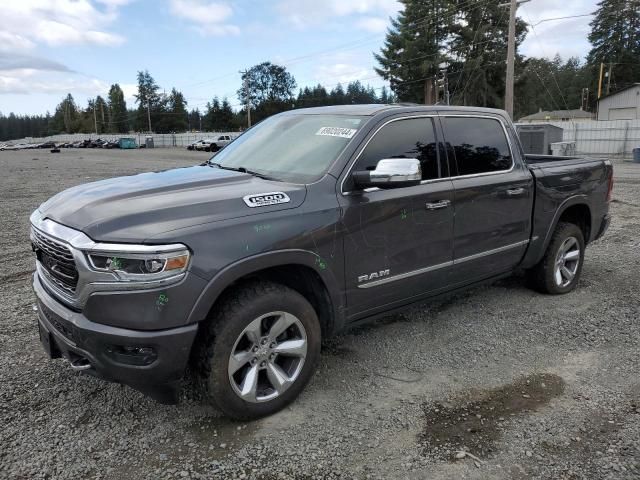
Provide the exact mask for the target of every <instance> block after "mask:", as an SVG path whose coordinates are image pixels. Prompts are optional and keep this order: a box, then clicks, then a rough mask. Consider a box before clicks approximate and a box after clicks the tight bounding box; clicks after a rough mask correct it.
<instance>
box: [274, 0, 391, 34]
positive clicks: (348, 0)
mask: <svg viewBox="0 0 640 480" xmlns="http://www.w3.org/2000/svg"><path fill="white" fill-rule="evenodd" d="M400 7H401V5H400V3H399V2H398V1H397V0H325V1H318V0H280V1H279V2H278V4H277V11H278V12H279V14H280V15H282V16H283V17H284V18H285V19H286V20H287V21H288V22H290V23H292V24H293V25H294V26H296V27H297V28H305V27H307V26H309V25H317V24H318V23H321V22H324V21H326V20H327V19H330V18H332V17H346V16H348V15H365V14H377V15H381V16H383V17H384V19H385V20H384V21H385V24H386V22H387V20H386V19H387V18H388V17H389V16H395V14H396V13H397V12H398V11H399V10H400ZM380 20H382V18H380ZM359 26H360V27H361V28H364V29H365V30H367V29H368V28H367V27H369V28H370V27H371V26H372V23H371V21H369V22H364V23H363V24H361V25H359ZM379 26H380V23H379V22H377V27H378V28H379ZM370 31H371V30H370ZM383 31H384V30H383Z"/></svg>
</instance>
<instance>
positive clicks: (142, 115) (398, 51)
mask: <svg viewBox="0 0 640 480" xmlns="http://www.w3.org/2000/svg"><path fill="white" fill-rule="evenodd" d="M400 1H401V3H402V4H403V8H402V9H401V11H400V13H399V14H398V16H397V17H396V18H395V19H392V20H391V25H390V27H389V29H388V32H387V35H386V40H385V42H384V45H383V47H382V49H381V50H380V52H379V53H377V54H374V57H375V60H376V62H377V67H376V72H377V73H378V74H379V75H380V76H381V77H382V78H383V79H385V80H387V81H388V82H389V84H390V87H391V90H390V91H389V90H387V89H386V88H383V89H382V90H381V91H380V92H379V93H377V92H376V90H375V89H373V88H371V87H369V86H364V85H362V84H361V83H360V82H358V81H355V82H351V83H349V84H348V85H346V88H344V87H343V86H341V85H337V86H336V87H334V88H333V89H331V90H327V89H326V88H325V87H323V86H322V85H316V86H314V87H304V88H300V89H298V86H297V83H296V81H295V78H294V77H293V75H291V74H290V73H289V72H288V71H287V70H286V68H285V67H283V66H280V65H275V64H272V63H270V62H263V63H261V64H258V65H255V66H253V67H252V68H250V69H248V70H247V71H245V72H244V73H243V74H242V86H241V87H240V88H239V89H238V101H239V103H238V104H236V105H232V104H231V103H230V101H229V100H228V99H227V98H223V99H220V98H219V97H213V99H212V100H211V101H210V102H208V103H207V104H206V106H205V108H204V109H203V111H202V112H201V111H200V109H199V108H192V109H191V110H188V108H187V107H188V105H187V102H186V100H185V98H184V95H183V94H182V92H180V91H178V90H176V89H175V88H172V89H171V91H170V92H169V93H168V94H167V93H166V92H165V91H161V89H160V87H159V86H158V84H157V83H156V81H155V80H154V78H153V77H152V76H151V74H150V73H149V72H148V71H146V70H145V71H140V72H138V74H137V80H138V92H137V94H136V95H135V98H136V104H137V105H136V107H135V108H131V109H128V107H127V104H126V102H125V99H124V93H123V92H122V89H121V88H120V86H119V85H118V84H114V85H112V86H111V88H110V89H109V92H108V95H107V97H106V99H105V98H102V97H101V96H97V97H96V98H95V99H90V100H89V101H88V103H87V106H86V108H82V107H80V106H78V105H77V104H76V102H75V101H74V99H73V97H72V96H71V94H68V95H67V96H66V97H65V98H64V99H63V100H62V101H61V102H60V104H58V106H57V107H56V109H55V112H54V114H53V115H51V114H50V113H47V114H46V115H33V116H29V115H26V116H18V115H14V114H13V113H12V114H9V115H8V116H5V115H2V114H1V113H0V140H6V139H12V138H22V137H25V136H36V137H40V136H46V135H52V134H57V133H77V132H80V133H92V132H96V131H97V132H98V134H101V133H124V132H129V131H131V130H135V131H140V132H144V131H149V130H151V131H154V132H158V133H167V132H183V131H187V130H206V131H234V130H240V129H242V128H244V127H245V126H246V125H247V120H248V119H247V108H246V105H250V109H251V110H250V113H251V120H252V122H253V123H255V122H257V121H260V120H261V119H263V118H266V117H268V116H270V115H273V114H275V113H278V112H282V111H285V110H290V109H294V108H306V107H315V106H323V105H341V104H359V103H392V102H395V101H401V102H416V103H436V102H440V103H444V102H446V101H447V92H448V100H449V102H450V103H451V104H453V105H472V106H483V107H495V108H502V107H503V102H504V89H505V81H504V80H505V58H506V52H507V31H508V20H509V19H508V16H509V15H508V8H505V7H504V6H501V4H502V3H503V1H504V0H479V1H473V0H430V1H428V2H426V1H424V0H400ZM527 28H528V27H527V24H526V23H525V22H524V21H522V20H521V19H518V20H517V23H516V45H519V44H521V43H522V41H523V40H524V38H525V36H526V34H527ZM588 38H589V41H590V43H591V45H592V48H591V50H590V51H589V53H588V55H586V57H585V59H579V58H569V59H567V60H563V59H561V58H560V57H559V56H556V57H555V58H554V59H552V60H549V59H544V58H525V57H523V56H520V55H517V56H516V65H515V66H516V75H515V117H516V118H519V117H521V116H523V115H527V114H531V113H534V112H536V111H538V110H539V109H544V110H562V109H577V108H580V107H582V106H585V107H586V108H587V109H588V110H594V109H595V107H596V99H597V90H598V81H599V77H600V65H601V63H604V64H605V66H606V71H607V73H608V72H609V71H610V72H611V75H610V78H609V77H607V78H606V79H605V80H604V85H605V86H604V91H603V93H604V94H606V93H612V92H615V91H617V90H620V89H622V88H625V87H627V86H629V85H632V84H634V83H636V82H640V0H601V1H600V3H598V8H597V10H596V12H595V15H594V18H593V20H592V22H591V32H590V33H589V37H588ZM296 91H297V94H296ZM585 100H586V101H585Z"/></svg>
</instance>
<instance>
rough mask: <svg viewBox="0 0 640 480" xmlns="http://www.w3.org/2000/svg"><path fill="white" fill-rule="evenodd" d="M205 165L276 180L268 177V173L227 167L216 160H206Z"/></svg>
mask: <svg viewBox="0 0 640 480" xmlns="http://www.w3.org/2000/svg"><path fill="white" fill-rule="evenodd" d="M207 165H210V166H212V167H218V168H221V169H223V170H231V171H233V172H241V173H248V174H249V175H253V176H254V177H258V178H262V179H264V180H277V179H276V178H273V177H270V176H269V175H266V174H264V173H260V172H256V171H254V170H249V169H247V168H244V167H228V166H226V165H220V164H219V163H216V162H208V163H207Z"/></svg>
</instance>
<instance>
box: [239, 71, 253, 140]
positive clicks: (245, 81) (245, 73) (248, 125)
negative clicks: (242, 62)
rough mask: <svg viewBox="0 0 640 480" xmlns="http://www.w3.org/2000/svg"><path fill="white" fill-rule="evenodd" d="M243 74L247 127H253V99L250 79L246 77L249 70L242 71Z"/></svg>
mask: <svg viewBox="0 0 640 480" xmlns="http://www.w3.org/2000/svg"><path fill="white" fill-rule="evenodd" d="M240 73H241V74H242V75H245V77H244V82H243V84H244V96H245V97H246V99H247V105H246V108H247V128H251V100H250V99H249V79H248V78H247V77H246V75H247V71H246V70H245V71H241V72H240Z"/></svg>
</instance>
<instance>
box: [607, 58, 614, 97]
mask: <svg viewBox="0 0 640 480" xmlns="http://www.w3.org/2000/svg"><path fill="white" fill-rule="evenodd" d="M612 69H613V63H611V62H609V71H608V72H607V95H609V93H611V70H612Z"/></svg>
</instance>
